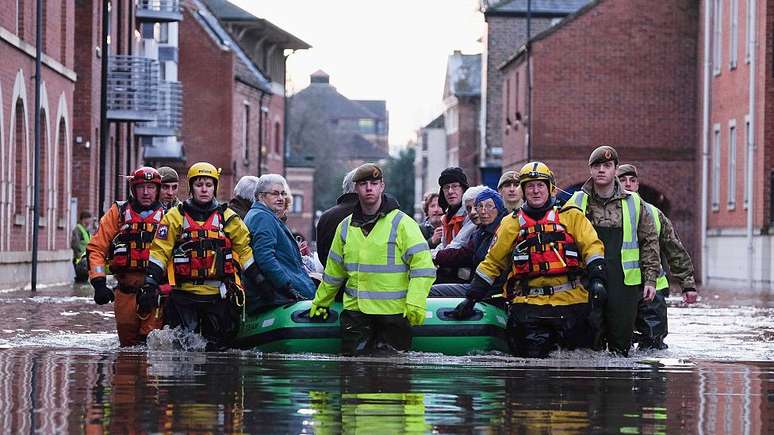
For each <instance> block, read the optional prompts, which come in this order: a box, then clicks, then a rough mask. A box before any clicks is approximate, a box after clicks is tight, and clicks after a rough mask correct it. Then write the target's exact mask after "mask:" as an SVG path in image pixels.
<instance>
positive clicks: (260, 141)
mask: <svg viewBox="0 0 774 435" xmlns="http://www.w3.org/2000/svg"><path fill="white" fill-rule="evenodd" d="M264 97H266V92H264V91H261V98H260V99H259V100H258V176H259V177H260V176H261V175H263V170H262V169H261V165H263V99H264Z"/></svg>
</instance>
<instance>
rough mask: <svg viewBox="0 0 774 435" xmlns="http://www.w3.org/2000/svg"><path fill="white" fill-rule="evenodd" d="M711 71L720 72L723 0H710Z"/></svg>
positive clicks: (716, 73)
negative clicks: (711, 16) (711, 17)
mask: <svg viewBox="0 0 774 435" xmlns="http://www.w3.org/2000/svg"><path fill="white" fill-rule="evenodd" d="M712 12H713V20H712V30H713V32H712V71H713V72H714V73H715V75H718V74H720V63H721V62H722V54H723V39H722V38H723V27H722V26H723V0H713V1H712Z"/></svg>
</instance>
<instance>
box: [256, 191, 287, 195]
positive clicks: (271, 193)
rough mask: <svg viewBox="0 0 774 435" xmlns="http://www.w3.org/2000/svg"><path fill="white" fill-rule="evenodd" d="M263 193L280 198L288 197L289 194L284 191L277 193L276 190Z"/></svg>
mask: <svg viewBox="0 0 774 435" xmlns="http://www.w3.org/2000/svg"><path fill="white" fill-rule="evenodd" d="M261 193H262V194H264V195H271V196H280V195H282V196H287V192H285V191H284V190H283V191H282V192H277V191H276V190H274V191H272V192H261Z"/></svg>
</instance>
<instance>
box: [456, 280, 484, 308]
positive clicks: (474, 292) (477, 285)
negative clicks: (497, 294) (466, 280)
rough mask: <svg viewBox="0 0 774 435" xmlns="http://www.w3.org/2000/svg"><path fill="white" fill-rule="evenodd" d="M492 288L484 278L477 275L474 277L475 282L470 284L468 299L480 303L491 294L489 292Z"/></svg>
mask: <svg viewBox="0 0 774 435" xmlns="http://www.w3.org/2000/svg"><path fill="white" fill-rule="evenodd" d="M491 288H492V286H491V285H489V283H488V282H486V281H484V278H481V277H480V276H479V275H478V274H475V275H473V281H471V283H470V288H469V289H468V294H467V296H466V298H468V299H471V300H473V301H474V302H475V301H480V300H482V299H484V298H485V297H486V296H487V295H488V294H489V290H490V289H491ZM458 308H459V307H458Z"/></svg>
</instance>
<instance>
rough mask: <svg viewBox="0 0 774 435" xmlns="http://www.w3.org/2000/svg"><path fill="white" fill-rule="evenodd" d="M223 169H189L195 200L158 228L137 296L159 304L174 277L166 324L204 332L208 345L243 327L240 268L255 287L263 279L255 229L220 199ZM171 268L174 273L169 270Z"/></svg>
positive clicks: (219, 345)
mask: <svg viewBox="0 0 774 435" xmlns="http://www.w3.org/2000/svg"><path fill="white" fill-rule="evenodd" d="M219 179H220V170H219V169H216V168H215V166H213V165H212V164H210V163H206V162H199V163H195V164H193V165H192V166H191V167H190V168H189V169H188V187H189V189H188V190H189V192H190V195H191V196H190V198H188V199H187V200H186V201H184V202H183V203H182V204H180V205H178V206H176V207H173V208H171V209H170V210H169V211H167V213H166V214H165V215H164V217H163V218H162V219H161V222H160V223H159V225H158V228H157V229H156V235H155V237H154V238H153V242H152V244H151V248H150V256H149V261H148V266H147V269H146V276H145V282H144V283H143V285H142V289H141V294H140V296H139V297H138V301H139V304H140V305H141V306H143V307H144V308H147V307H155V306H156V305H157V304H158V301H159V299H160V297H161V295H160V292H159V284H160V283H162V282H163V278H164V277H165V276H169V277H170V278H171V279H170V282H169V283H170V285H171V286H172V291H171V293H170V294H169V296H168V298H167V301H166V304H165V305H164V318H165V320H166V324H168V325H169V326H170V327H172V328H176V327H180V328H182V329H183V330H186V331H190V332H196V333H200V334H201V335H202V336H204V338H205V339H206V340H207V341H208V344H207V346H208V349H213V350H218V349H223V348H225V347H226V346H228V343H229V341H230V340H231V339H232V338H233V336H234V335H235V334H236V332H237V329H238V327H239V322H238V319H239V314H240V312H241V311H242V306H243V305H244V294H243V291H242V289H241V287H240V286H239V285H238V283H237V278H238V277H237V272H238V270H239V268H240V267H241V269H242V270H243V273H242V277H243V278H245V279H246V280H247V281H249V282H250V283H251V284H252V285H254V286H255V287H256V288H257V287H258V286H259V285H260V283H261V281H262V280H263V277H262V276H261V274H260V271H259V270H258V267H257V266H256V264H255V261H254V260H253V252H252V249H251V248H250V233H249V232H248V231H247V227H246V226H245V224H244V222H242V219H240V218H239V216H238V215H237V214H236V212H234V211H233V210H231V209H230V208H228V206H227V205H226V204H221V203H219V202H218V200H217V199H215V195H216V193H217V190H218V181H219ZM167 267H170V268H171V269H172V273H171V274H168V273H167Z"/></svg>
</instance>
